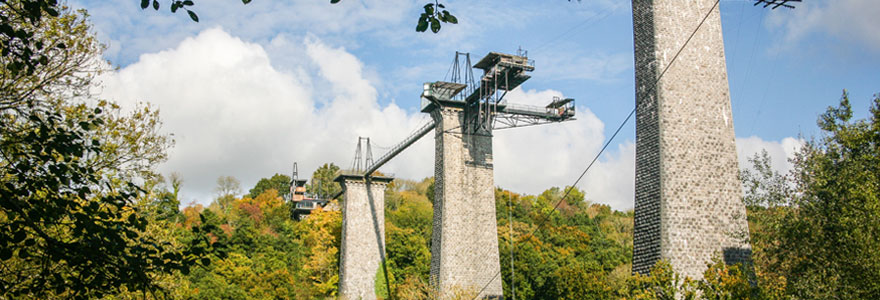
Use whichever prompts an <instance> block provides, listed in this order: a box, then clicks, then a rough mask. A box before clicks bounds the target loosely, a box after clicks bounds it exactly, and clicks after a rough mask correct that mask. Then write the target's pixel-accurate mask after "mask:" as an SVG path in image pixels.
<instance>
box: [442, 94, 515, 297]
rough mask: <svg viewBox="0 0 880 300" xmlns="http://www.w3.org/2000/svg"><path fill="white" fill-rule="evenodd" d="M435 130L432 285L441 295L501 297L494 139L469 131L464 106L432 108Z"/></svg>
mask: <svg viewBox="0 0 880 300" xmlns="http://www.w3.org/2000/svg"><path fill="white" fill-rule="evenodd" d="M431 116H432V117H433V118H434V121H435V122H436V124H437V127H436V129H435V147H436V155H435V167H434V172H435V173H434V176H435V183H434V186H435V188H434V191H435V194H434V199H435V200H434V232H433V236H432V237H431V284H432V286H433V287H434V288H435V289H436V292H437V293H438V294H437V295H436V296H437V298H439V299H448V298H451V297H452V296H454V295H455V294H456V293H462V294H467V293H476V292H479V291H481V290H482V292H481V293H480V294H479V297H481V298H501V297H502V296H503V292H502V289H501V274H500V271H501V264H500V261H499V256H498V232H497V227H496V223H495V185H494V184H495V183H494V177H493V176H494V175H493V168H492V137H491V136H490V135H477V134H463V133H462V127H461V125H462V120H463V113H462V111H461V110H460V109H454V108H441V109H435V110H434V111H432V112H431Z"/></svg>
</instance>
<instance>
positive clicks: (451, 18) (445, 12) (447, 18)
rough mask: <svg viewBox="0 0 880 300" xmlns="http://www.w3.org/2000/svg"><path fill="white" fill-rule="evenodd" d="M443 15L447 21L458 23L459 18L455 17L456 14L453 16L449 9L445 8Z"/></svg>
mask: <svg viewBox="0 0 880 300" xmlns="http://www.w3.org/2000/svg"><path fill="white" fill-rule="evenodd" d="M443 17H444V19H443V21H444V22H446V23H451V24H458V19H457V18H455V16H453V15H452V14H450V13H449V11H446V10H444V11H443Z"/></svg>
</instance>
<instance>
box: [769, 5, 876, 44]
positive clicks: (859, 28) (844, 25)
mask: <svg viewBox="0 0 880 300" xmlns="http://www.w3.org/2000/svg"><path fill="white" fill-rule="evenodd" d="M878 15H880V5H878V3H877V1H874V0H838V1H805V2H804V3H802V4H798V5H797V9H794V10H783V11H781V12H780V13H776V14H771V15H770V17H769V18H768V22H767V24H768V25H769V26H770V27H772V28H783V30H784V31H785V41H786V44H795V43H796V42H799V41H801V40H802V39H804V38H807V37H808V36H810V35H812V34H815V33H821V34H827V35H829V36H832V37H836V38H841V39H844V40H849V41H854V42H857V43H861V44H863V45H865V46H867V47H868V48H870V49H872V50H874V51H880V34H877V28H880V18H877V16H878Z"/></svg>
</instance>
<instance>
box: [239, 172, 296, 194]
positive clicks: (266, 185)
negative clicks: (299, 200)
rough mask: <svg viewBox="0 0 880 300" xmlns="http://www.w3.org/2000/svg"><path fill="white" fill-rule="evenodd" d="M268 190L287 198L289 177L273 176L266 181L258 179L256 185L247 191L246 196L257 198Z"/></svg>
mask: <svg viewBox="0 0 880 300" xmlns="http://www.w3.org/2000/svg"><path fill="white" fill-rule="evenodd" d="M270 189H272V190H275V191H277V192H278V195H279V196H281V197H284V198H287V197H288V196H290V176H287V175H282V174H275V175H272V177H270V178H268V179H267V178H260V181H257V185H255V186H254V188H252V189H251V190H250V191H248V196H249V197H251V198H257V196H259V195H260V194H262V193H263V192H265V191H268V190H270Z"/></svg>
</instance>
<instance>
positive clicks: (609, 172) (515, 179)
mask: <svg viewBox="0 0 880 300" xmlns="http://www.w3.org/2000/svg"><path fill="white" fill-rule="evenodd" d="M553 96H562V93H560V92H557V91H553V90H546V91H535V90H527V91H522V90H520V89H517V90H513V91H511V93H509V94H508V95H507V96H506V97H505V98H506V99H507V100H508V101H510V102H511V103H521V104H531V105H541V106H543V105H546V104H547V103H549V102H550V101H551V100H552V99H553ZM576 118H577V120H575V121H569V122H563V123H558V124H546V125H540V126H533V127H523V128H512V129H504V130H498V131H496V132H495V140H494V144H493V146H494V159H495V184H496V185H499V186H501V187H504V188H506V189H510V190H512V191H515V192H525V193H529V194H537V193H540V192H542V191H543V190H545V189H548V188H550V187H553V186H558V187H564V186H568V185H571V184H573V183H574V181H575V180H576V179H577V177H578V176H579V175H580V174H581V172H583V170H584V168H586V166H587V164H589V163H590V161H591V160H592V159H593V157H595V156H596V154H597V153H598V152H599V149H600V148H601V147H602V144H603V143H604V142H605V136H604V134H603V131H604V129H605V124H604V123H603V122H602V121H601V120H599V118H598V117H597V116H596V115H595V114H593V112H592V111H590V109H589V108H587V107H584V106H578V107H577V116H576ZM613 148H614V147H612V148H610V149H609V150H611V151H612V152H611V153H606V154H604V155H603V156H602V157H601V159H600V160H599V161H598V162H597V163H596V164H595V165H594V166H593V167H592V168H591V169H590V170H589V172H588V173H587V174H586V176H585V177H584V179H583V180H582V181H581V182H580V183H579V184H578V188H581V189H583V190H584V191H586V194H587V199H588V200H590V201H593V202H599V203H605V204H609V205H611V206H612V207H613V208H615V209H629V208H632V206H633V203H632V202H633V195H634V192H633V191H634V190H633V185H634V174H635V164H634V159H635V146H634V145H633V144H632V143H630V142H624V143H623V144H621V145H619V146H618V147H617V149H616V151H614V149H613Z"/></svg>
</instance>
